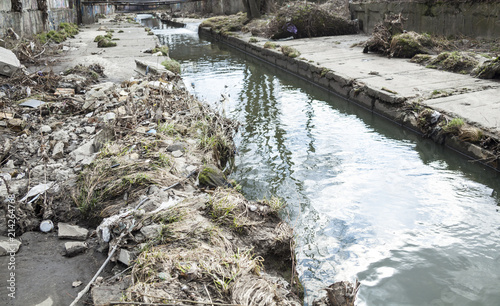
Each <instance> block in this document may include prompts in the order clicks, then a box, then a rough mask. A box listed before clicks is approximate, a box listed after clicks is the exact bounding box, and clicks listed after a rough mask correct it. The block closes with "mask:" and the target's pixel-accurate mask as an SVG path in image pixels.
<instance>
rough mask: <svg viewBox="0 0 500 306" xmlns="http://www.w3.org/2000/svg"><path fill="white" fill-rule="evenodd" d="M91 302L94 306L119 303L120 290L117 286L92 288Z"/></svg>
mask: <svg viewBox="0 0 500 306" xmlns="http://www.w3.org/2000/svg"><path fill="white" fill-rule="evenodd" d="M91 294H92V302H93V303H94V305H95V306H107V305H109V303H110V302H116V301H120V299H121V298H122V290H120V286H119V285H112V286H98V287H97V286H94V287H92V291H91Z"/></svg>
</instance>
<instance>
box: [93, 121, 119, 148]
mask: <svg viewBox="0 0 500 306" xmlns="http://www.w3.org/2000/svg"><path fill="white" fill-rule="evenodd" d="M114 138H115V131H114V130H113V129H112V128H109V127H105V128H104V129H102V130H101V131H100V132H99V133H98V134H97V135H96V136H95V138H94V151H95V152H99V151H100V150H101V149H102V148H103V147H104V145H106V144H107V143H108V142H111V141H113V140H114Z"/></svg>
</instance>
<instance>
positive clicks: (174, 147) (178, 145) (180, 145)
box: [167, 142, 189, 152]
mask: <svg viewBox="0 0 500 306" xmlns="http://www.w3.org/2000/svg"><path fill="white" fill-rule="evenodd" d="M188 146H189V145H188V144H187V143H186V142H175V143H173V144H171V145H169V146H168V147H167V151H168V152H174V151H182V152H186V148H187V147H188Z"/></svg>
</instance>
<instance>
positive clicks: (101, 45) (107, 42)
mask: <svg viewBox="0 0 500 306" xmlns="http://www.w3.org/2000/svg"><path fill="white" fill-rule="evenodd" d="M97 47H99V48H110V47H116V43H115V42H114V41H111V40H109V39H107V38H104V39H102V40H100V41H99V42H98V43H97Z"/></svg>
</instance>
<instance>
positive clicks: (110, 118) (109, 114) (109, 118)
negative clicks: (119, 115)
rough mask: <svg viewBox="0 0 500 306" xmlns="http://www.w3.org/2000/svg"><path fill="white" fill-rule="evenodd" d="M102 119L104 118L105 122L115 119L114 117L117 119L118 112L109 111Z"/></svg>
mask: <svg viewBox="0 0 500 306" xmlns="http://www.w3.org/2000/svg"><path fill="white" fill-rule="evenodd" d="M102 119H103V120H104V122H108V121H111V120H114V119H116V114H115V113H113V112H110V113H107V114H106V115H104V117H103V118H102Z"/></svg>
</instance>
